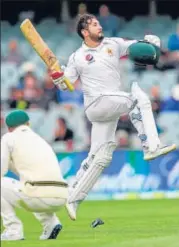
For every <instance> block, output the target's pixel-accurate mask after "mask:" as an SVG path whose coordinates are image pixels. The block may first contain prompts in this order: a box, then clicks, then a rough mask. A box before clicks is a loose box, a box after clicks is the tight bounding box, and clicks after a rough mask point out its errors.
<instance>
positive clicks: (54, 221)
mask: <svg viewBox="0 0 179 247" xmlns="http://www.w3.org/2000/svg"><path fill="white" fill-rule="evenodd" d="M6 124H7V126H8V133H6V134H5V135H4V136H3V137H2V139H1V176H2V177H1V217H2V221H3V227H4V228H5V229H4V231H3V233H2V234H1V240H3V241H4V240H7V241H10V240H11V241H12V240H21V239H24V232H23V224H22V222H21V221H20V219H19V218H18V217H17V216H16V213H15V208H16V207H22V208H25V209H27V210H29V211H31V212H33V213H34V216H35V217H36V218H37V220H38V221H39V222H40V223H41V224H42V226H43V229H44V231H43V233H42V235H41V236H40V239H41V240H45V239H55V238H56V237H57V235H58V233H59V232H60V230H61V229H62V225H61V223H60V221H59V219H58V218H57V216H56V215H55V212H56V211H58V210H59V209H60V208H61V207H62V206H63V205H65V204H66V201H67V197H68V188H67V183H66V182H65V181H64V179H63V177H62V174H61V170H60V167H59V164H58V160H57V158H56V155H55V153H54V152H53V150H52V148H51V147H50V145H49V144H48V143H47V142H46V141H45V140H43V139H42V138H41V137H40V136H39V135H37V134H36V133H35V132H33V131H32V129H31V128H30V127H29V116H28V115H27V113H26V112H24V111H20V110H16V111H13V112H11V113H9V115H8V116H7V117H6ZM8 170H11V171H12V172H14V173H15V174H16V175H17V176H19V178H20V181H18V180H16V179H13V178H9V177H5V176H4V175H5V174H6V173H7V171H8Z"/></svg>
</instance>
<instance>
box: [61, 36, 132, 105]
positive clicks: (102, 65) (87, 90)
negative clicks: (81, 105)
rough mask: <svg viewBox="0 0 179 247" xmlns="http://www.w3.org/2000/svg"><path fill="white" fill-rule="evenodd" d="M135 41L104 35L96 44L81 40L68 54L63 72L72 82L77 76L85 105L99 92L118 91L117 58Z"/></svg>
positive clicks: (118, 71) (119, 82) (118, 63)
mask: <svg viewBox="0 0 179 247" xmlns="http://www.w3.org/2000/svg"><path fill="white" fill-rule="evenodd" d="M135 42H136V41H134V40H133V41H125V40H123V39H121V38H104V39H103V41H102V42H101V44H100V45H99V46H98V47H96V48H90V47H87V46H86V45H85V44H84V43H83V44H82V46H81V47H80V48H79V49H78V50H77V51H76V52H74V53H73V54H72V55H71V56H70V58H69V62H68V64H67V67H66V69H65V76H66V77H68V78H69V80H70V81H71V82H72V83H74V82H75V81H76V80H77V79H80V81H81V83H82V90H83V93H84V101H85V106H88V105H89V104H90V103H91V102H92V101H93V100H94V98H95V97H98V96H99V95H103V94H108V93H111V92H119V91H120V87H121V80H120V60H119V58H120V57H122V56H125V55H126V54H127V50H128V48H129V46H130V45H131V44H133V43H135Z"/></svg>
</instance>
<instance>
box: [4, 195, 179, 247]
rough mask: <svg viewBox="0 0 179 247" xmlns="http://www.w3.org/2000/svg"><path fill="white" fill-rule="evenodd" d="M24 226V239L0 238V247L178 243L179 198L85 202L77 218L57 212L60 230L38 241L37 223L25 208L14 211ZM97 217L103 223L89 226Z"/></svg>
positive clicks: (171, 246)
mask: <svg viewBox="0 0 179 247" xmlns="http://www.w3.org/2000/svg"><path fill="white" fill-rule="evenodd" d="M17 213H18V215H19V217H20V218H21V219H22V220H23V222H24V226H25V237H26V240H25V241H17V242H3V243H2V247H11V246H12V247H22V246H25V247H71V246H72V247H92V246H94V247H179V199H178V200H151V201H107V202H103V201H101V202H86V203H84V204H83V205H82V206H81V208H80V210H79V216H78V220H77V221H76V222H72V221H70V220H69V219H68V216H67V215H66V211H65V210H62V211H61V212H60V213H59V216H60V219H61V221H62V223H63V227H64V228H63V231H62V232H61V234H60V235H59V236H58V239H57V240H48V241H39V240H38V237H39V235H40V233H41V227H40V225H39V223H38V222H37V221H36V219H34V217H33V216H32V215H31V214H30V213H27V212H25V211H18V212H17ZM98 217H100V218H101V219H103V220H104V222H105V224H104V225H102V226H99V227H97V228H91V227H90V223H91V222H92V221H93V220H94V219H95V218H98Z"/></svg>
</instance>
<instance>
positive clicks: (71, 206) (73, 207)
mask: <svg viewBox="0 0 179 247" xmlns="http://www.w3.org/2000/svg"><path fill="white" fill-rule="evenodd" d="M78 206H79V202H72V203H67V204H66V209H67V212H68V215H69V217H70V219H71V220H76V212H77V209H78Z"/></svg>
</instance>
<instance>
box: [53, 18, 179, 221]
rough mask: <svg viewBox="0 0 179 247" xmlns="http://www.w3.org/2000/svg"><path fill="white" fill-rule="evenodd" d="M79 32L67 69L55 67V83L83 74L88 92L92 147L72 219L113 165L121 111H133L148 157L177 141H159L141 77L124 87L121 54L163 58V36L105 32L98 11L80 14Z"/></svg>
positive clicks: (72, 199)
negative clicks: (134, 37)
mask: <svg viewBox="0 0 179 247" xmlns="http://www.w3.org/2000/svg"><path fill="white" fill-rule="evenodd" d="M77 32H78V34H79V36H80V37H81V38H82V39H83V41H84V42H83V44H82V46H81V47H80V48H79V49H78V50H77V51H76V52H74V53H73V54H72V55H71V56H70V58H69V62H68V64H67V67H66V69H65V70H64V73H63V72H53V73H52V79H53V81H54V84H55V85H57V86H58V87H59V88H60V89H62V90H65V89H66V85H65V83H64V82H63V81H64V76H66V77H67V78H69V80H70V81H71V82H72V83H74V82H75V81H76V80H77V79H80V80H81V83H82V89H83V92H84V105H85V113H86V115H87V117H88V119H89V121H91V123H92V133H91V148H90V151H89V154H88V157H87V159H85V160H84V161H83V162H82V164H81V168H80V169H79V171H78V173H77V175H76V180H75V182H74V183H73V184H72V186H71V188H70V190H69V193H70V195H69V199H68V204H67V209H68V212H69V215H70V217H71V219H72V220H75V219H76V211H77V208H78V206H79V204H80V202H82V201H83V200H84V199H85V198H86V196H87V195H88V192H89V191H90V190H91V188H92V187H93V186H94V184H95V183H96V181H97V179H98V177H99V176H100V174H101V173H102V172H103V170H104V169H105V168H106V167H107V166H109V164H110V162H111V160H112V154H113V151H114V150H115V148H116V143H115V131H116V127H117V122H118V120H119V117H120V116H121V115H123V114H126V113H127V114H129V116H130V119H131V121H132V123H133V125H134V126H135V128H136V130H137V132H138V136H139V138H140V140H141V144H142V147H143V151H144V159H145V160H151V159H154V158H156V157H158V156H160V155H163V154H167V153H169V152H171V151H172V150H174V149H175V148H176V146H175V145H171V146H163V145H162V144H161V143H160V140H159V137H158V133H157V130H156V125H155V121H154V117H153V113H152V108H151V103H150V100H149V98H148V96H147V95H146V94H145V93H144V92H143V91H142V90H141V88H140V87H139V86H138V84H137V82H133V83H132V85H131V93H126V92H122V91H121V79H120V70H119V66H120V61H119V57H122V56H124V55H127V54H129V55H130V57H131V58H133V60H134V61H135V62H136V63H138V64H143V65H147V64H155V63H157V61H158V58H159V54H158V53H159V52H158V51H159V48H160V39H159V38H158V37H157V36H153V35H146V36H145V37H144V40H143V41H137V40H133V41H124V40H123V39H121V38H104V36H103V32H102V27H101V25H100V23H99V22H98V20H97V19H96V17H95V16H93V15H89V14H85V15H83V16H81V17H80V19H79V21H78V24H77Z"/></svg>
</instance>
